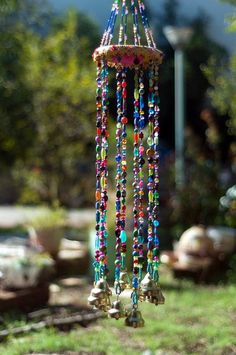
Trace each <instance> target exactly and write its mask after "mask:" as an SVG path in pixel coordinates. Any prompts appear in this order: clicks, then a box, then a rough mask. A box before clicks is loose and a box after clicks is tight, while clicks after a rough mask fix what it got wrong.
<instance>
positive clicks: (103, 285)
mask: <svg viewBox="0 0 236 355" xmlns="http://www.w3.org/2000/svg"><path fill="white" fill-rule="evenodd" d="M111 295H112V291H111V290H110V288H109V285H108V283H107V281H106V280H104V279H100V280H99V281H98V282H97V283H96V285H95V287H94V288H93V289H92V290H91V293H90V296H89V297H88V303H89V305H90V306H94V308H95V309H100V310H102V311H105V312H106V311H107V310H108V309H110V307H111V302H110V296H111Z"/></svg>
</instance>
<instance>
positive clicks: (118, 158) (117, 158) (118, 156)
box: [116, 155, 121, 163]
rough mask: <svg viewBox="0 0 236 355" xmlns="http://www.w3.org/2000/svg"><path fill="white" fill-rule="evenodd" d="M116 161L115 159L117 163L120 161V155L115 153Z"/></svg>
mask: <svg viewBox="0 0 236 355" xmlns="http://www.w3.org/2000/svg"><path fill="white" fill-rule="evenodd" d="M116 161H117V162H118V163H119V162H121V155H117V157H116Z"/></svg>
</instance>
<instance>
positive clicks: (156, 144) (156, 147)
mask: <svg viewBox="0 0 236 355" xmlns="http://www.w3.org/2000/svg"><path fill="white" fill-rule="evenodd" d="M152 80H153V82H154V87H153V89H154V98H153V99H154V142H153V143H154V152H155V154H154V194H153V197H154V207H153V227H154V249H153V279H154V280H155V281H158V280H159V274H158V267H159V264H160V260H159V254H160V250H159V234H158V229H159V225H160V223H159V114H160V107H159V103H160V98H159V88H158V80H159V73H158V66H154V68H153V79H152Z"/></svg>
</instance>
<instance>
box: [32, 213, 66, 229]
mask: <svg viewBox="0 0 236 355" xmlns="http://www.w3.org/2000/svg"><path fill="white" fill-rule="evenodd" d="M66 217H67V215H66V211H65V210H64V209H63V208H54V209H50V208H44V209H43V210H42V211H40V212H39V213H38V214H37V215H36V216H34V217H32V218H30V219H29V220H28V221H27V224H28V225H29V226H30V227H33V228H35V229H43V228H54V227H56V228H57V227H64V226H65V223H66Z"/></svg>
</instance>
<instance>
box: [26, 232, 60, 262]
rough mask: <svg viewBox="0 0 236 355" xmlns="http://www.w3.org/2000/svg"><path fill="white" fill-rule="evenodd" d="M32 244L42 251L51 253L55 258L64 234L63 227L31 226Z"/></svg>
mask: <svg viewBox="0 0 236 355" xmlns="http://www.w3.org/2000/svg"><path fill="white" fill-rule="evenodd" d="M29 236H30V241H31V244H32V245H33V246H35V247H37V248H40V249H41V250H42V251H45V252H47V253H49V254H50V255H51V256H52V257H53V258H54V259H55V258H57V255H58V252H59V250H60V245H61V240H62V238H63V236H64V230H63V228H62V227H47V228H40V229H34V228H32V227H31V228H29Z"/></svg>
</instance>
